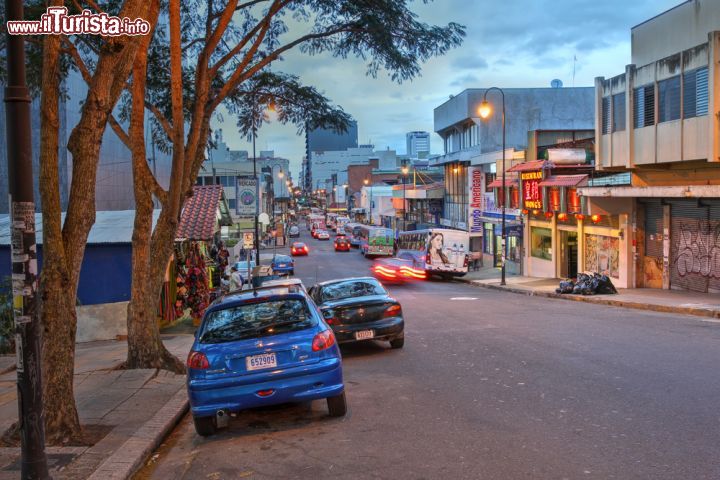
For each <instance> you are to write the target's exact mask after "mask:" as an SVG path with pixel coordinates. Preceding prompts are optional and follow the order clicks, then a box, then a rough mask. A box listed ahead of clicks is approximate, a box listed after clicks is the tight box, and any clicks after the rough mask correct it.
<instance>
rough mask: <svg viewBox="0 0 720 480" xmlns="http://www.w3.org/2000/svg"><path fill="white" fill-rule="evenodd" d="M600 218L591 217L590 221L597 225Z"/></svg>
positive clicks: (596, 216)
mask: <svg viewBox="0 0 720 480" xmlns="http://www.w3.org/2000/svg"><path fill="white" fill-rule="evenodd" d="M601 218H602V217H600V215H591V216H590V220H592V222H593V223H598V222H599V221H600V219H601Z"/></svg>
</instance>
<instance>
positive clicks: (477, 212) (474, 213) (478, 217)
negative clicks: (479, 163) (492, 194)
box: [468, 167, 485, 233]
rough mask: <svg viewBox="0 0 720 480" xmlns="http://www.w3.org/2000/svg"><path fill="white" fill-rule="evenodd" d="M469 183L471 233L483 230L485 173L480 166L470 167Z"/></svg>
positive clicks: (469, 223) (469, 222)
mask: <svg viewBox="0 0 720 480" xmlns="http://www.w3.org/2000/svg"><path fill="white" fill-rule="evenodd" d="M468 185H469V186H470V199H469V200H470V201H469V202H468V207H469V210H468V225H469V226H470V229H469V230H468V231H469V232H470V233H482V232H483V220H482V212H483V194H484V193H485V189H484V188H483V173H482V169H481V168H480V167H470V168H468Z"/></svg>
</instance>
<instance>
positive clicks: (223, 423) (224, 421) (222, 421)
mask: <svg viewBox="0 0 720 480" xmlns="http://www.w3.org/2000/svg"><path fill="white" fill-rule="evenodd" d="M229 423H230V412H227V411H225V410H218V411H217V413H215V424H216V425H217V428H223V427H227V426H228V424H229Z"/></svg>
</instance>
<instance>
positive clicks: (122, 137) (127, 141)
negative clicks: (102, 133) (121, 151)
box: [108, 114, 132, 149]
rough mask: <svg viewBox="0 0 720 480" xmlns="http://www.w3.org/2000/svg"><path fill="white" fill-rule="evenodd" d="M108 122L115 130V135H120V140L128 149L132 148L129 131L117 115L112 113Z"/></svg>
mask: <svg viewBox="0 0 720 480" xmlns="http://www.w3.org/2000/svg"><path fill="white" fill-rule="evenodd" d="M108 123H109V124H110V128H112V129H113V132H115V135H117V136H118V138H119V139H120V141H121V142H122V143H123V144H125V146H126V147H127V148H128V149H130V148H132V145H131V143H130V137H129V136H128V134H127V132H126V131H125V130H124V129H123V128H122V125H120V122H118V121H117V118H115V115H112V114H111V115H110V117H109V118H108Z"/></svg>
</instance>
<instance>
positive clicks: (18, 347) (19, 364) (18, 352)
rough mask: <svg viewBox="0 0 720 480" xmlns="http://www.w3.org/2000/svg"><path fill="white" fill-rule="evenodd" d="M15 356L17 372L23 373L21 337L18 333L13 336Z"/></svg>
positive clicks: (23, 362)
mask: <svg viewBox="0 0 720 480" xmlns="http://www.w3.org/2000/svg"><path fill="white" fill-rule="evenodd" d="M15 355H16V356H17V365H16V367H17V371H18V372H20V373H22V372H24V371H25V361H24V359H23V347H22V337H21V336H20V334H19V333H16V334H15Z"/></svg>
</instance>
